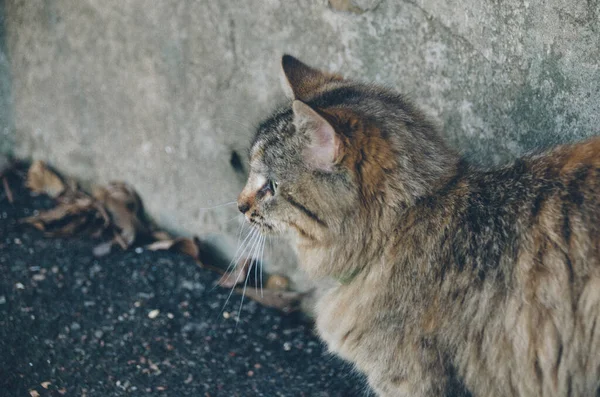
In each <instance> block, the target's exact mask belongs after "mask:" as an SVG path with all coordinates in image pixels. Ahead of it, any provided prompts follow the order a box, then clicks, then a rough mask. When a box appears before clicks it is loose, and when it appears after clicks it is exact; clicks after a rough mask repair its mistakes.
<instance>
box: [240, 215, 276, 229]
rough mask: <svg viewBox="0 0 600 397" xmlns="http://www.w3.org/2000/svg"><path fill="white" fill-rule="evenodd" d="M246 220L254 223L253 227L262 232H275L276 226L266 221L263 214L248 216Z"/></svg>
mask: <svg viewBox="0 0 600 397" xmlns="http://www.w3.org/2000/svg"><path fill="white" fill-rule="evenodd" d="M246 220H247V221H248V222H249V223H250V224H251V225H252V227H254V228H256V229H258V230H259V231H260V232H261V233H262V234H269V233H273V231H274V230H275V228H274V227H273V226H272V225H270V224H269V223H268V222H266V221H265V218H264V217H263V216H262V215H259V214H257V213H254V214H252V215H251V216H249V217H246Z"/></svg>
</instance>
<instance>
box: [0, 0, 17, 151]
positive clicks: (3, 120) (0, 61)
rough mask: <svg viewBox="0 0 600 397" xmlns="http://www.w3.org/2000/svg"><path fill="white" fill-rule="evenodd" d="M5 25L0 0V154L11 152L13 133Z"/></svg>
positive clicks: (1, 1)
mask: <svg viewBox="0 0 600 397" xmlns="http://www.w3.org/2000/svg"><path fill="white" fill-rule="evenodd" d="M5 25H6V23H5V14H4V0H0V156H2V155H7V154H10V153H11V152H12V150H13V146H14V133H15V125H14V123H13V118H12V115H13V112H12V102H11V101H12V95H11V90H10V88H11V87H10V86H11V82H10V64H9V61H8V53H7V50H6V31H5ZM0 162H1V161H0Z"/></svg>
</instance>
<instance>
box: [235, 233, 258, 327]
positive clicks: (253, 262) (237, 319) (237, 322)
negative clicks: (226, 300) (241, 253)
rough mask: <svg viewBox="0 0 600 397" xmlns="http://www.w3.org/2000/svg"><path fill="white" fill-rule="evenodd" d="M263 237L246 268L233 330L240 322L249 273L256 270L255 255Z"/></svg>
mask: <svg viewBox="0 0 600 397" xmlns="http://www.w3.org/2000/svg"><path fill="white" fill-rule="evenodd" d="M262 239H263V236H262V235H259V238H258V244H257V245H256V247H255V248H254V251H253V252H252V256H251V259H250V265H249V267H248V271H247V273H246V280H245V281H244V289H243V290H242V298H241V300H240V307H239V309H238V313H237V317H236V320H235V328H236V329H237V326H238V324H239V322H240V315H241V314H242V306H243V305H244V298H245V297H246V288H247V287H248V280H249V279H250V273H251V272H252V266H254V267H255V269H256V255H255V254H256V253H257V251H258V249H259V248H260V242H261V241H262Z"/></svg>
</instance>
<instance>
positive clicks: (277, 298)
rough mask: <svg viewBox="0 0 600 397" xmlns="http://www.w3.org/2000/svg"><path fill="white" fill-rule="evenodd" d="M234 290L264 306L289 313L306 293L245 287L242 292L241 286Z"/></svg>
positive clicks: (295, 308)
mask: <svg viewBox="0 0 600 397" xmlns="http://www.w3.org/2000/svg"><path fill="white" fill-rule="evenodd" d="M235 292H237V293H239V294H245V296H246V297H247V298H249V299H252V300H254V301H256V302H258V303H260V304H262V305H264V306H268V307H272V308H275V309H279V310H281V311H283V312H284V313H290V312H293V311H295V310H297V309H298V306H299V303H300V300H301V299H302V298H303V297H304V296H305V295H306V294H305V293H302V292H295V291H277V290H270V289H263V290H262V291H261V290H258V289H254V288H247V289H246V292H245V293H244V289H243V288H236V289H235Z"/></svg>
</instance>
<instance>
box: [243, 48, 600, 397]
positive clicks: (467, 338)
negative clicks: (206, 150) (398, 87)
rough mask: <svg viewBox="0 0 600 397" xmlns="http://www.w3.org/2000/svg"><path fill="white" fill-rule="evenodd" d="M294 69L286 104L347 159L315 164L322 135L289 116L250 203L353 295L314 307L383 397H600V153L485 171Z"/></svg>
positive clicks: (263, 151)
mask: <svg viewBox="0 0 600 397" xmlns="http://www.w3.org/2000/svg"><path fill="white" fill-rule="evenodd" d="M290 58H291V57H290ZM290 58H288V57H284V61H283V67H284V68H283V69H284V76H286V77H287V83H288V87H287V88H288V90H287V91H288V92H290V93H291V95H292V99H294V100H298V99H300V100H302V101H303V102H304V103H305V104H307V105H309V106H310V107H311V108H312V109H314V110H315V112H316V114H317V115H318V116H316V117H318V118H319V119H320V120H321V121H323V120H325V121H326V122H327V123H328V124H329V125H331V126H332V127H333V128H334V130H335V133H336V137H335V139H336V144H337V145H339V153H338V152H337V151H336V153H337V154H336V157H335V158H334V159H333V160H332V161H333V162H332V164H331V169H330V170H324V169H323V168H322V167H321V168H315V167H314V166H312V165H311V164H307V161H306V156H303V153H305V151H306V150H307V147H311V146H310V145H311V142H314V132H313V131H310V128H304V127H301V126H300V124H299V123H298V122H297V120H295V119H296V118H297V117H298V116H297V115H295V114H294V111H293V110H292V107H291V104H288V105H287V106H284V107H283V108H281V109H280V110H279V111H277V112H275V113H274V114H273V115H272V116H271V117H270V118H269V119H268V120H266V121H265V122H263V123H262V124H261V125H260V127H259V128H258V131H257V135H256V137H255V139H254V142H253V144H252V149H251V164H250V165H251V173H250V177H249V182H248V184H247V186H246V187H245V188H244V190H243V191H242V193H241V194H240V198H239V202H240V207H241V208H243V209H244V210H246V209H247V210H246V211H245V213H246V216H247V218H248V220H249V221H251V222H252V223H253V224H254V225H255V226H256V227H258V228H261V230H262V231H263V232H264V233H273V234H285V235H287V236H288V237H289V238H290V239H291V240H292V241H293V243H294V245H295V246H296V248H297V251H298V255H299V260H300V263H301V266H302V267H303V269H304V270H306V272H308V273H309V274H310V275H311V276H313V277H315V278H324V277H331V278H334V279H338V280H342V281H343V282H339V283H336V284H335V286H333V287H332V288H331V289H330V290H328V291H327V292H326V293H325V294H324V296H323V297H322V298H321V299H320V301H319V302H318V304H317V308H316V312H317V329H318V331H319V334H320V335H321V337H322V338H323V339H324V340H325V342H326V343H327V344H328V346H329V349H330V350H331V351H332V352H335V353H336V354H338V355H340V356H341V357H343V358H345V359H347V360H349V361H351V362H353V363H354V364H355V365H356V367H357V368H358V369H359V370H361V371H363V372H364V373H365V374H366V375H367V376H368V379H369V382H370V384H371V386H372V387H373V389H375V390H376V391H377V392H378V394H379V395H381V396H440V395H444V394H446V395H450V394H452V395H460V394H461V393H471V394H472V395H474V396H594V395H597V393H598V390H599V387H600V329H596V328H597V326H598V327H600V251H599V250H600V246H599V244H600V138H594V139H591V140H589V141H587V142H583V143H578V144H574V145H566V146H561V147H557V148H554V149H553V150H551V151H548V152H545V153H542V154H538V155H534V156H528V157H524V158H521V159H518V160H517V161H515V162H514V163H513V164H511V165H508V166H504V167H502V168H499V169H494V170H479V169H476V168H474V167H472V166H471V165H469V164H468V163H466V162H465V161H464V160H463V159H461V158H460V156H458V155H457V154H456V153H454V152H453V151H451V150H450V149H448V148H447V147H446V146H445V144H444V143H443V141H442V140H441V139H440V137H439V136H438V134H437V133H436V131H435V128H434V127H433V125H432V124H431V123H430V122H429V121H428V120H427V118H426V117H425V116H424V115H423V114H422V113H420V112H419V111H418V110H417V109H416V108H415V107H414V106H413V105H412V104H410V103H409V102H408V101H407V100H405V99H404V98H403V97H402V96H400V95H398V94H395V93H393V92H390V91H387V90H384V89H381V88H377V87H373V86H369V85H364V84H360V83H355V82H352V81H348V80H343V79H341V78H340V77H339V76H335V75H331V74H319V73H320V72H318V71H316V70H315V69H312V68H309V67H308V66H306V65H304V64H302V63H300V62H299V61H297V60H295V59H293V58H292V60H290ZM290 76H291V77H290ZM311 137H313V138H311ZM311 139H312V140H311ZM257 181H258V182H257ZM273 181H275V182H276V184H273V183H272V182H273ZM261 183H262V184H261ZM259 185H260V186H259ZM265 186H266V187H267V188H265ZM269 186H273V187H272V188H269ZM274 186H277V187H276V188H275V187H274ZM261 189H262V190H261ZM259 191H262V192H263V193H262V194H258V193H257V192H259ZM466 390H468V392H467V391H466Z"/></svg>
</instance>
